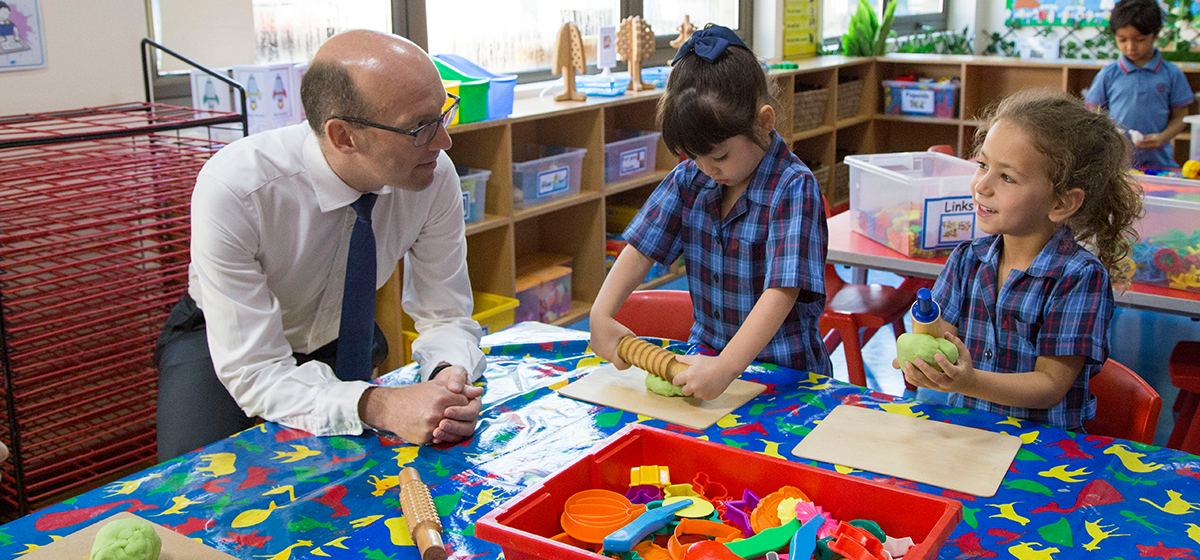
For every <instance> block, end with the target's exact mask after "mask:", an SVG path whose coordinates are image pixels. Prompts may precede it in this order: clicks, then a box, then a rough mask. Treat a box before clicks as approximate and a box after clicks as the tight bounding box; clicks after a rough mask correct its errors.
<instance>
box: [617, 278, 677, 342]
mask: <svg viewBox="0 0 1200 560" xmlns="http://www.w3.org/2000/svg"><path fill="white" fill-rule="evenodd" d="M614 318H615V319H616V320H617V322H618V323H621V324H622V325H625V326H626V327H629V330H631V331H633V334H636V335H638V336H650V337H656V338H669V339H671V340H683V341H686V340H687V339H688V337H689V336H690V335H691V332H692V323H693V322H694V320H693V318H692V295H691V294H690V293H688V292H687V290H642V291H638V292H633V293H632V294H629V298H627V299H626V300H625V303H624V304H623V305H621V309H620V310H618V311H617V315H616V317H614Z"/></svg>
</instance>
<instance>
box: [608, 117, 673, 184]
mask: <svg viewBox="0 0 1200 560" xmlns="http://www.w3.org/2000/svg"><path fill="white" fill-rule="evenodd" d="M660 136H662V133H661V132H651V131H646V130H617V131H616V133H615V134H614V137H615V138H614V139H613V141H612V142H609V143H607V144H605V145H604V182H605V183H617V182H620V181H628V180H630V179H636V178H638V177H644V176H646V175H649V174H651V173H653V172H654V161H655V160H654V158H655V157H656V156H657V155H658V138H659V137H660Z"/></svg>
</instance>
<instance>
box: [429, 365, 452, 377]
mask: <svg viewBox="0 0 1200 560" xmlns="http://www.w3.org/2000/svg"><path fill="white" fill-rule="evenodd" d="M448 367H450V364H447V363H446V362H442V363H440V364H438V365H436V366H433V369H432V370H430V371H429V379H431V380H432V379H433V378H434V377H437V374H438V373H439V372H441V371H442V370H444V369H446V368H448Z"/></svg>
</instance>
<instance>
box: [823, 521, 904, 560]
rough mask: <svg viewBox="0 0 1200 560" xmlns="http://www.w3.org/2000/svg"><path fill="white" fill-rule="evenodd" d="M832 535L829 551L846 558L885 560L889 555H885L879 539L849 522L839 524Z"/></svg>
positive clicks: (854, 559)
mask: <svg viewBox="0 0 1200 560" xmlns="http://www.w3.org/2000/svg"><path fill="white" fill-rule="evenodd" d="M833 536H834V540H833V542H831V543H829V550H830V552H833V553H835V554H841V555H842V556H844V557H846V559H847V560H887V559H888V557H889V556H885V554H887V553H886V552H884V551H883V543H881V542H879V539H877V538H875V536H874V535H872V534H871V533H869V532H867V531H864V530H862V529H859V528H858V527H855V526H853V525H851V524H849V523H846V522H842V523H841V524H839V525H838V528H837V531H834V535H833Z"/></svg>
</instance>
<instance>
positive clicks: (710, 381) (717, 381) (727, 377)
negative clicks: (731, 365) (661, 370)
mask: <svg viewBox="0 0 1200 560" xmlns="http://www.w3.org/2000/svg"><path fill="white" fill-rule="evenodd" d="M675 359H676V360H677V361H679V362H682V363H685V364H687V365H688V368H687V369H686V370H684V371H683V372H681V373H679V374H677V375H676V376H675V380H674V383H675V385H676V386H677V387H679V388H681V389H682V390H683V394H684V395H685V396H689V397H696V398H698V399H702V400H706V401H711V400H713V399H715V398H717V397H719V396H721V394H722V393H724V392H725V389H728V388H729V384H730V383H733V380H734V379H737V377H738V375H739V374H741V372H740V371H735V372H730V371H725V368H723V367H722V366H721V358H720V357H719V356H702V355H699V354H695V355H691V356H676V357H675Z"/></svg>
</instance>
